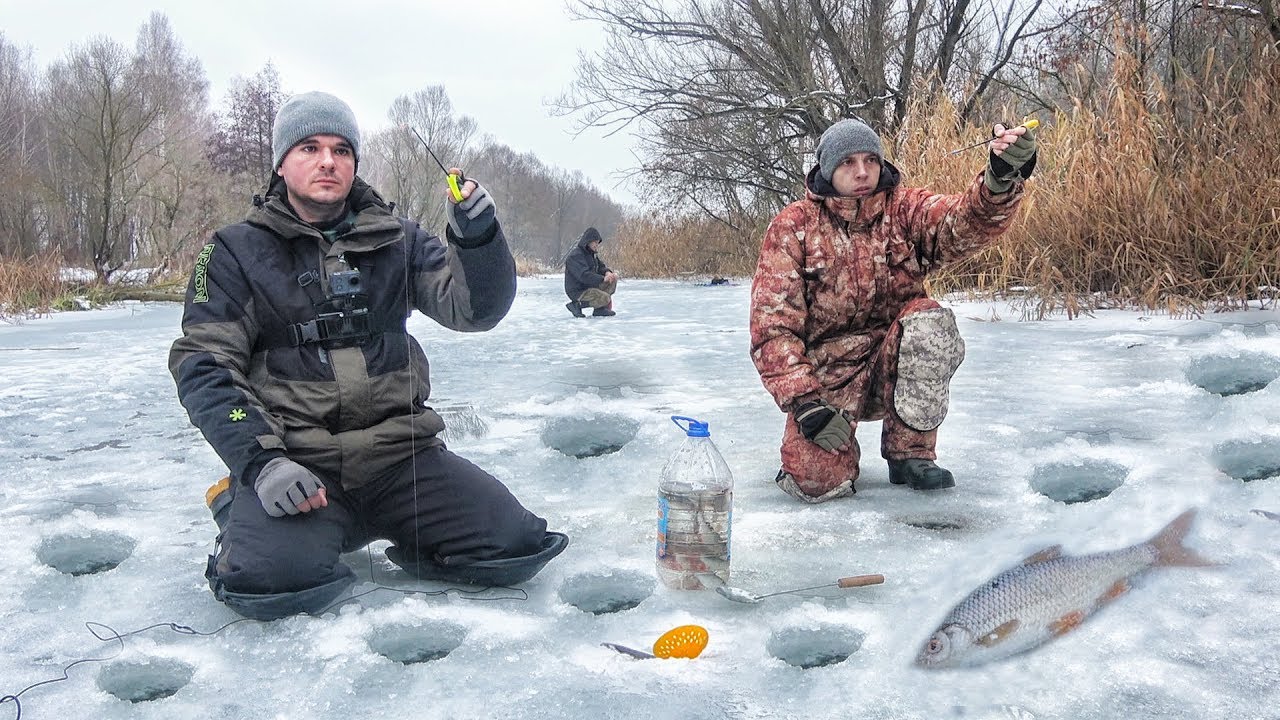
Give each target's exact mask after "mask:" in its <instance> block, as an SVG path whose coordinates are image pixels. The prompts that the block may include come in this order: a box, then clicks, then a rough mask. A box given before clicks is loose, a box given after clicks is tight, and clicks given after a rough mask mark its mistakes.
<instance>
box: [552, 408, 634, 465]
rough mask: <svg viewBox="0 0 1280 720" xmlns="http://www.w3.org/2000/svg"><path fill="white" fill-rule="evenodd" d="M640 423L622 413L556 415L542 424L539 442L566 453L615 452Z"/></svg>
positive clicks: (596, 455) (591, 455) (583, 456)
mask: <svg viewBox="0 0 1280 720" xmlns="http://www.w3.org/2000/svg"><path fill="white" fill-rule="evenodd" d="M639 430H640V423H638V422H636V421H635V420H632V419H631V418H628V417H625V416H622V415H607V414H599V415H587V416H583V417H564V418H557V419H555V420H552V421H550V422H548V423H547V424H546V426H544V427H543V428H542V435H541V437H542V443H543V444H544V445H546V446H547V447H549V448H553V449H555V450H559V451H560V452H562V453H564V454H565V455H568V456H570V457H576V458H589V457H599V456H600V455H608V454H610V453H616V452H618V451H619V450H621V449H622V448H623V447H625V446H626V444H627V443H629V442H631V441H632V440H634V439H635V437H636V433H637V432H638V431H639Z"/></svg>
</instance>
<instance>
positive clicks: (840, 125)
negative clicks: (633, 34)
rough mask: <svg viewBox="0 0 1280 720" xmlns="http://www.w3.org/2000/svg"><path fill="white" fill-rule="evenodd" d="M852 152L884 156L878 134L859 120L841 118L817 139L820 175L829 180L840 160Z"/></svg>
mask: <svg viewBox="0 0 1280 720" xmlns="http://www.w3.org/2000/svg"><path fill="white" fill-rule="evenodd" d="M854 153H875V154H876V157H879V158H881V159H883V158H884V146H883V145H881V143H880V136H879V135H877V134H876V131H875V130H872V129H871V128H870V127H868V126H867V124H866V123H864V122H862V121H861V120H841V121H839V122H837V123H835V124H834V125H832V126H831V127H829V128H827V131H826V132H824V133H822V138H821V139H820V140H818V167H819V168H820V170H821V172H822V177H824V178H826V180H827V182H831V176H832V175H833V174H834V173H835V171H836V168H837V167H839V166H840V162H841V161H843V160H844V159H845V158H847V157H849V156H850V155H852V154H854Z"/></svg>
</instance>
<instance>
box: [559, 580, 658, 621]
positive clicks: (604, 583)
mask: <svg viewBox="0 0 1280 720" xmlns="http://www.w3.org/2000/svg"><path fill="white" fill-rule="evenodd" d="M653 588H654V580H653V576H652V575H649V574H647V573H641V572H637V571H632V570H614V571H609V570H600V571H595V572H586V573H580V574H578V575H574V576H573V577H570V578H568V579H566V580H565V581H564V583H563V584H562V585H561V586H560V599H561V600H563V601H565V602H566V603H569V604H570V605H572V606H574V607H576V608H578V609H579V610H581V611H583V612H589V613H591V614H592V615H607V614H609V613H616V612H622V611H623V610H630V609H631V608H634V607H637V606H639V605H640V603H642V602H644V601H645V600H647V599H648V598H649V596H650V595H652V594H653Z"/></svg>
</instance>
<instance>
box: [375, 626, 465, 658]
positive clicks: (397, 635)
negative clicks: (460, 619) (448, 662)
mask: <svg viewBox="0 0 1280 720" xmlns="http://www.w3.org/2000/svg"><path fill="white" fill-rule="evenodd" d="M466 637H467V629H466V628H465V627H463V626H462V625H458V624H457V623H451V622H447V621H443V620H426V621H422V622H417V623H409V622H395V623H388V624H386V625H382V626H380V627H377V628H374V629H373V631H371V632H370V633H369V637H368V641H369V647H370V648H371V649H372V650H373V651H374V652H376V653H378V654H379V655H381V656H383V657H385V658H387V659H388V660H394V661H395V662H398V663H403V664H405V665H412V664H414V663H422V662H430V661H432V660H439V659H441V658H443V657H445V656H447V655H448V654H449V653H451V652H453V651H454V650H457V649H458V646H460V645H462V641H463V640H464V639H466Z"/></svg>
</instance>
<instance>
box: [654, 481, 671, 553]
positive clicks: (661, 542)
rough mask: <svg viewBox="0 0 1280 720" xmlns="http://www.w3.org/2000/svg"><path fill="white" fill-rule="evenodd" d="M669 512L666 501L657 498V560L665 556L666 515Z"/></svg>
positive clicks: (669, 506) (660, 497) (662, 498)
mask: <svg viewBox="0 0 1280 720" xmlns="http://www.w3.org/2000/svg"><path fill="white" fill-rule="evenodd" d="M670 512H671V505H670V503H668V502H667V499H666V498H664V497H662V496H661V495H659V496H658V548H657V549H658V558H660V559H661V558H664V557H666V556H667V515H668V514H669V513H670Z"/></svg>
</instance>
